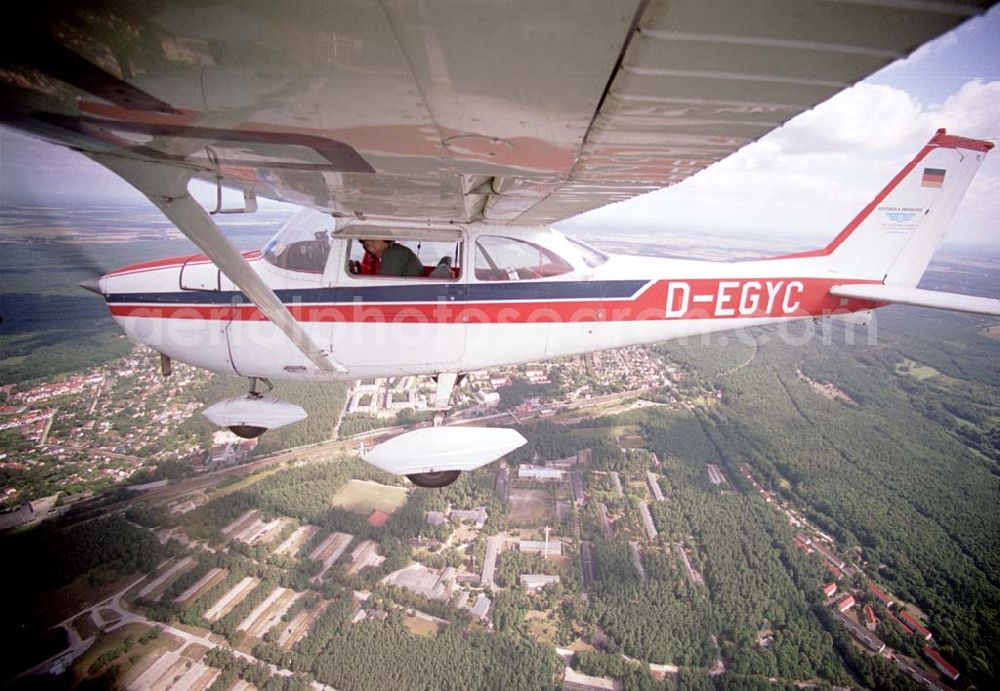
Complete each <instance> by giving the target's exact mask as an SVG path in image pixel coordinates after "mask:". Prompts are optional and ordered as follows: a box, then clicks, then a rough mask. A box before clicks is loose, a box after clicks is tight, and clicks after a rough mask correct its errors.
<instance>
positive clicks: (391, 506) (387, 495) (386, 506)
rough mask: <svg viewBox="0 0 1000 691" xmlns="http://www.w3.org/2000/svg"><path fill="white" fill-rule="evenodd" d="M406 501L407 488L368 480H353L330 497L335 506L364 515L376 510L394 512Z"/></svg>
mask: <svg viewBox="0 0 1000 691" xmlns="http://www.w3.org/2000/svg"><path fill="white" fill-rule="evenodd" d="M405 502H406V488H404V487H389V486H388V485H380V484H378V483H377V482H370V481H367V480H351V481H350V482H348V483H347V484H345V485H344V486H343V487H341V488H340V489H339V490H337V493H336V494H334V495H333V497H332V498H331V499H330V503H331V504H332V505H333V506H339V507H340V508H342V509H346V510H348V511H353V512H354V513H360V514H364V515H367V514H370V513H371V512H372V511H375V510H379V511H385V512H386V513H392V512H394V511H395V510H396V509H398V508H399V507H400V506H402V505H403V504H404V503H405Z"/></svg>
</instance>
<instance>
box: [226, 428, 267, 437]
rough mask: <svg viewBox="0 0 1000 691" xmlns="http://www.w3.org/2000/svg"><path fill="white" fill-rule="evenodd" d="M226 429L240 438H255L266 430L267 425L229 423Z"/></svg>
mask: <svg viewBox="0 0 1000 691" xmlns="http://www.w3.org/2000/svg"><path fill="white" fill-rule="evenodd" d="M227 429H228V430H229V431H230V432H232V433H233V434H235V435H236V436H237V437H240V438H241V439H256V438H257V437H259V436H260V435H262V434H264V432H266V431H267V427H256V426H255V425H230V426H229V427H228V428H227Z"/></svg>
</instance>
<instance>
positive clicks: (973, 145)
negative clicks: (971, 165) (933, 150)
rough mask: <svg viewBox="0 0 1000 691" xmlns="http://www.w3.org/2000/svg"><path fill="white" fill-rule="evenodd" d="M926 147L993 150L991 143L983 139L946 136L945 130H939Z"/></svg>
mask: <svg viewBox="0 0 1000 691" xmlns="http://www.w3.org/2000/svg"><path fill="white" fill-rule="evenodd" d="M927 145H928V146H944V147H948V148H954V149H971V150H972V151H984V152H985V151H989V150H990V149H992V148H993V146H994V144H993V142H990V141H987V140H985V139H970V138H969V137H958V136H956V135H953V134H948V132H947V131H946V130H945V128H943V127H942V128H941V129H939V130H938V131H937V132H935V133H934V136H933V137H931V140H930V141H929V142H928V143H927Z"/></svg>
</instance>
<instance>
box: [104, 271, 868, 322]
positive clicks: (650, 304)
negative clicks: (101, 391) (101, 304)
mask: <svg viewBox="0 0 1000 691" xmlns="http://www.w3.org/2000/svg"><path fill="white" fill-rule="evenodd" d="M843 282H844V280H843V279H828V278H823V279H815V278H814V279H808V278H744V279H714V278H713V279H693V280H670V281H666V280H663V281H657V282H655V283H653V284H651V285H650V286H649V287H647V288H646V289H645V290H644V291H642V292H641V293H640V294H639V295H637V296H636V297H635V298H633V299H626V300H607V301H603V300H579V301H575V300H566V301H537V302H529V301H518V302H445V301H442V302H439V303H409V304H399V303H393V304H387V303H377V302H372V303H367V304H366V303H364V302H360V303H349V304H322V305H309V304H287V307H288V309H289V311H290V312H291V313H292V316H294V317H295V319H296V320H298V321H301V322H313V323H331V322H333V323H375V324H379V323H389V324H428V323H429V324H457V323H463V324H530V323H578V322H596V321H604V322H628V321H662V320H677V319H739V318H744V319H768V318H775V317H807V316H822V315H825V314H830V313H834V312H837V313H844V312H854V311H857V310H864V309H871V308H872V307H875V306H876V303H874V302H871V301H867V300H854V299H850V300H847V299H843V298H839V297H835V296H832V295H830V293H829V291H830V288H831V287H832V286H834V285H839V284H842V283H843ZM855 282H857V281H855ZM861 282H865V283H877V281H861ZM110 309H111V314H112V315H114V316H116V317H139V318H151V319H202V320H218V321H266V318H265V317H264V316H263V315H262V314H261V312H260V311H259V310H258V309H257V308H256V307H255V306H254V305H239V306H235V307H234V306H231V305H167V304H150V303H142V304H128V303H118V304H113V305H110Z"/></svg>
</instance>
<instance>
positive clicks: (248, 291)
mask: <svg viewBox="0 0 1000 691" xmlns="http://www.w3.org/2000/svg"><path fill="white" fill-rule="evenodd" d="M89 155H90V157H91V158H93V159H94V160H95V161H97V162H98V163H100V164H101V165H103V166H104V167H106V168H108V169H109V170H111V171H112V172H114V173H117V174H118V175H119V176H121V177H122V178H123V179H124V180H125V181H127V182H128V183H129V184H131V185H132V186H134V187H135V188H136V189H137V190H139V191H140V192H142V193H143V194H144V195H146V196H147V197H148V198H149V200H150V201H152V202H153V203H154V204H155V205H156V206H157V207H158V208H159V209H160V211H162V212H163V214H164V215H165V216H166V217H167V218H168V219H170V220H171V221H172V222H173V223H174V224H175V225H176V226H177V227H178V228H180V230H181V232H182V233H184V235H186V236H187V237H188V238H189V239H190V240H191V242H193V243H194V244H196V245H197V246H198V248H199V249H200V250H201V251H202V252H204V253H205V256H207V257H208V258H209V259H211V260H212V262H213V263H214V264H215V265H216V266H217V267H219V269H220V270H221V271H222V273H224V274H225V275H226V277H227V278H229V280H231V281H232V282H233V283H235V284H236V285H237V287H239V289H240V290H241V291H243V294H244V295H246V296H247V297H248V298H249V299H250V301H251V302H253V304H254V305H256V306H257V309H259V310H260V311H261V313H262V314H263V315H264V316H265V317H267V318H268V319H270V320H271V323H273V324H274V325H275V326H277V327H278V328H279V329H281V331H282V333H284V334H285V335H286V336H288V338H289V339H290V340H291V341H292V343H294V344H295V345H296V346H297V347H298V349H299V350H301V351H302V353H303V355H305V356H306V357H307V358H309V360H310V361H312V362H313V364H315V365H316V366H317V367H319V368H320V369H321V370H324V371H327V372H346V371H347V368H346V367H344V366H343V365H342V364H341V363H339V362H337V361H336V360H335V359H334V358H332V357H331V356H330V354H329V353H327V352H325V351H324V350H323V349H321V348H320V347H319V346H317V345H316V343H315V342H314V341H313V340H312V338H311V337H310V336H309V334H308V333H306V330H305V329H303V328H302V325H301V324H299V323H298V322H297V321H296V320H295V317H293V316H292V313H291V312H289V311H288V308H287V307H285V305H284V303H282V302H281V300H280V299H279V298H278V296H277V295H275V294H274V291H273V290H271V288H270V286H268V285H267V283H265V282H264V281H263V280H262V279H261V277H260V276H259V275H258V274H257V272H256V271H254V270H253V267H251V266H250V264H248V263H247V260H246V259H244V258H243V255H242V254H240V251H239V250H237V249H236V247H235V246H233V243H232V242H230V241H229V238H227V237H226V236H225V234H223V232H222V231H221V230H220V229H219V227H218V226H217V225H215V222H214V221H213V220H212V218H211V216H209V215H208V212H207V211H205V209H203V208H202V206H201V204H199V203H198V202H197V201H195V200H194V198H193V197H192V196H191V195H190V194H189V193H188V183H189V182H190V180H191V171H189V170H186V169H184V168H180V167H176V166H166V165H163V164H160V163H151V162H147V161H137V160H133V159H126V158H121V157H118V156H109V155H104V154H89Z"/></svg>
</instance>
